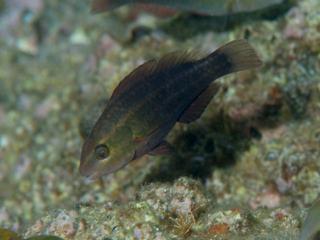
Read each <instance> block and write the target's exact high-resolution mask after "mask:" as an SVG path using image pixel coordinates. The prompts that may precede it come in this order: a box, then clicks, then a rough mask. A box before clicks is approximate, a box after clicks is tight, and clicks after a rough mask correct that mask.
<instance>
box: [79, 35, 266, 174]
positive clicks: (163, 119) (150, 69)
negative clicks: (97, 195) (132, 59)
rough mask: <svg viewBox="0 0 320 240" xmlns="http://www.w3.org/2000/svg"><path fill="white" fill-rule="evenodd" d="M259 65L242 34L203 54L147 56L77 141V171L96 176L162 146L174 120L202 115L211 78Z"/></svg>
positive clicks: (212, 88)
mask: <svg viewBox="0 0 320 240" xmlns="http://www.w3.org/2000/svg"><path fill="white" fill-rule="evenodd" d="M260 65H261V61H260V59H259V57H258V56H257V54H256V52H255V51H254V49H253V48H252V47H251V46H250V45H249V44H248V43H247V41H245V40H236V41H232V42H230V43H228V44H226V45H224V46H222V47H220V48H218V49H217V50H216V51H214V52H213V53H211V54H209V55H208V56H206V57H204V58H199V57H197V54H196V53H195V52H191V53H190V52H189V53H188V52H182V53H181V52H175V53H171V54H168V55H166V56H164V57H163V58H161V59H160V60H150V61H147V62H146V63H144V64H142V65H141V66H139V67H138V68H136V69H135V70H134V71H133V72H131V73H130V74H129V75H128V76H126V77H125V78H124V79H123V80H122V81H121V82H120V83H119V85H118V86H117V87H116V89H115V90H114V92H113V94H112V96H111V98H110V99H109V101H108V102H107V104H106V106H105V108H104V110H103V112H102V114H101V115H100V117H99V118H98V120H97V122H96V123H95V125H94V127H93V129H92V130H91V133H90V134H89V136H88V137H87V138H86V140H85V142H84V144H83V146H82V151H81V159H80V173H81V174H82V175H85V176H88V177H91V178H97V177H99V176H102V175H105V174H109V173H112V172H114V171H116V170H118V169H120V168H122V167H123V166H125V165H126V164H128V163H129V162H130V161H132V160H134V159H137V158H140V157H141V156H143V155H145V154H163V153H165V152H167V151H168V144H167V143H166V142H165V141H164V138H165V137H166V135H167V134H168V133H169V131H170V130H171V128H172V127H173V126H174V125H175V123H176V122H180V123H190V122H192V121H195V120H196V119H198V118H199V117H200V116H201V114H202V112H203V111H204V109H205V108H206V106H207V105H208V103H209V102H210V100H211V99H212V97H213V96H214V95H215V93H216V92H217V91H218V85H217V84H216V83H213V81H214V80H215V79H217V78H219V77H221V76H224V75H226V74H229V73H233V72H237V71H241V70H246V69H252V68H256V67H259V66H260Z"/></svg>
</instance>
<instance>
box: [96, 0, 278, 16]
mask: <svg viewBox="0 0 320 240" xmlns="http://www.w3.org/2000/svg"><path fill="white" fill-rule="evenodd" d="M283 1H284V0H269V1H265V0H197V1H195V0H174V1H173V0H93V1H92V4H91V10H92V12H94V13H100V12H105V11H111V10H114V9H116V8H118V7H121V6H123V5H126V4H137V3H138V4H141V3H142V4H153V5H158V6H165V7H168V8H172V9H175V10H181V11H188V12H193V13H199V14H203V15H211V16H221V15H225V14H234V13H240V12H252V11H255V10H258V9H262V8H266V7H269V6H272V5H275V4H280V3H282V2H283Z"/></svg>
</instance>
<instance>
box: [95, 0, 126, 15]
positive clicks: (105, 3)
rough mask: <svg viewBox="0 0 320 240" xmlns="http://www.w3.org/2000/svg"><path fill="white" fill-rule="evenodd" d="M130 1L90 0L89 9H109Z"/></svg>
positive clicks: (102, 10) (99, 11)
mask: <svg viewBox="0 0 320 240" xmlns="http://www.w3.org/2000/svg"><path fill="white" fill-rule="evenodd" d="M130 2H131V0H92V3H91V11H92V12H93V13H101V12H106V11H111V10H113V9H115V8H118V7H120V6H122V5H124V4H128V3H130Z"/></svg>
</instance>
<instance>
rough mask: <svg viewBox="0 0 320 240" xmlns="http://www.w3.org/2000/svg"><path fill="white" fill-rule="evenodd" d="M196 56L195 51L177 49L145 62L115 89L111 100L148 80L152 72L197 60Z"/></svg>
mask: <svg viewBox="0 0 320 240" xmlns="http://www.w3.org/2000/svg"><path fill="white" fill-rule="evenodd" d="M196 56H197V54H195V53H194V52H187V51H176V52H172V53H169V54H167V55H165V56H164V57H162V58H160V59H159V60H154V59H153V60H149V61H147V62H145V63H143V64H142V65H140V66H139V67H137V68H136V69H135V70H133V71H132V72H131V73H130V74H129V75H127V76H126V77H125V78H124V79H123V80H122V81H121V82H120V83H119V85H118V86H117V87H116V88H115V90H114V91H113V93H112V96H111V98H110V100H112V99H114V98H115V97H117V96H119V95H121V94H122V93H124V92H126V91H129V90H130V88H131V87H132V86H134V85H135V84H137V83H138V82H141V81H145V80H148V77H149V76H151V75H152V74H155V73H158V72H161V71H165V70H167V69H169V68H172V67H174V66H177V65H179V64H183V63H188V62H193V61H196V60H197V57H196Z"/></svg>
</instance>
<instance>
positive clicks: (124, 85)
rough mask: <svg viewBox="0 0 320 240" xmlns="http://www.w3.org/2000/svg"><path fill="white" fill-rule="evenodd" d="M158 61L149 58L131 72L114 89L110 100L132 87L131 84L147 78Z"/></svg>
mask: <svg viewBox="0 0 320 240" xmlns="http://www.w3.org/2000/svg"><path fill="white" fill-rule="evenodd" d="M156 63H157V61H156V60H154V59H153V60H149V61H147V62H145V63H143V64H142V65H140V66H139V67H137V68H136V69H135V70H133V71H132V72H131V73H129V75H127V76H126V77H125V78H124V79H122V80H121V82H120V83H119V84H118V86H117V87H116V88H115V89H114V91H113V93H112V95H111V98H110V100H112V99H113V98H115V97H117V96H119V95H120V94H121V93H123V92H125V91H127V90H128V89H130V87H131V86H133V85H134V84H136V83H137V82H139V81H141V80H143V79H145V78H146V77H147V76H148V75H149V74H150V72H153V69H154V68H155V66H156Z"/></svg>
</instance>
